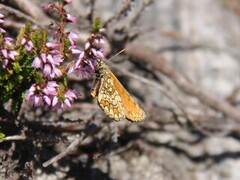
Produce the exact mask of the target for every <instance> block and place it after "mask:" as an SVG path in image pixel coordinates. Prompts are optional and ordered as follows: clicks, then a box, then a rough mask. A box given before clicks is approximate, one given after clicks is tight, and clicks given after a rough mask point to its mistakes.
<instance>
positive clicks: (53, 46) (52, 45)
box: [46, 42, 59, 48]
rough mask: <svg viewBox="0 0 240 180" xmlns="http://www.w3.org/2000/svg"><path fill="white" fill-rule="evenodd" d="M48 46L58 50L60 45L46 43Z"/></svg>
mask: <svg viewBox="0 0 240 180" xmlns="http://www.w3.org/2000/svg"><path fill="white" fill-rule="evenodd" d="M46 46H47V47H49V48H56V47H58V46H59V43H51V42H48V43H46Z"/></svg>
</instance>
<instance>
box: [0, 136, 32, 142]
mask: <svg viewBox="0 0 240 180" xmlns="http://www.w3.org/2000/svg"><path fill="white" fill-rule="evenodd" d="M25 139H27V137H26V136H24V135H15V136H7V137H5V138H3V139H0V143H1V142H3V141H21V140H25Z"/></svg>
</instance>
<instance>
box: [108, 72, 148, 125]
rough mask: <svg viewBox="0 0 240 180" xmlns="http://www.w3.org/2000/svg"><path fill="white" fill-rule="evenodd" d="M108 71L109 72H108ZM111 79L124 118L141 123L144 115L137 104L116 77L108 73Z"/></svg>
mask: <svg viewBox="0 0 240 180" xmlns="http://www.w3.org/2000/svg"><path fill="white" fill-rule="evenodd" d="M109 71H110V70H109ZM110 73H111V77H112V78H113V79H114V83H115V84H114V85H115V87H117V90H118V93H119V95H120V97H121V99H122V102H123V107H124V114H125V118H126V119H128V120H130V121H141V120H143V119H145V117H146V115H145V112H144V111H143V110H142V108H141V107H140V106H139V105H138V103H137V102H136V101H135V100H134V99H133V98H132V96H131V95H130V94H129V93H128V91H127V90H126V89H125V88H124V87H123V85H122V84H121V83H120V82H119V81H118V79H117V78H116V76H115V75H114V74H113V73H112V72H111V71H110Z"/></svg>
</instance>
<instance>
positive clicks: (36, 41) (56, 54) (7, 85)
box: [0, 0, 104, 114]
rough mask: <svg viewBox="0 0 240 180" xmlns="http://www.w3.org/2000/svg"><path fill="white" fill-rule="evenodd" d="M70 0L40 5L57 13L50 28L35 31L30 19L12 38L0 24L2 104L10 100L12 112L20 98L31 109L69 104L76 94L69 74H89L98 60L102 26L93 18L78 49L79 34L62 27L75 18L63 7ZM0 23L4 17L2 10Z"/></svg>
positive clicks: (78, 93) (20, 101)
mask: <svg viewBox="0 0 240 180" xmlns="http://www.w3.org/2000/svg"><path fill="white" fill-rule="evenodd" d="M69 3H71V1H70V0H59V1H58V2H54V3H50V4H48V5H47V6H45V7H44V9H45V10H46V11H55V12H56V13H57V15H58V17H59V21H58V22H57V23H56V26H55V27H54V28H52V29H50V30H45V29H33V28H32V26H31V24H30V23H27V24H26V25H25V27H23V28H22V29H21V31H20V33H19V35H18V37H17V39H14V38H12V37H8V36H7V32H6V30H4V29H3V28H0V63H1V67H0V91H1V96H0V104H1V109H3V108H4V107H3V105H4V104H5V103H6V102H9V101H10V100H11V111H12V112H13V113H15V114H17V113H18V111H19V109H20V106H21V104H22V102H23V101H24V100H26V101H28V102H29V103H30V104H32V105H33V106H35V107H44V108H52V109H54V110H56V109H62V108H64V107H71V104H72V103H73V102H74V100H76V99H77V98H78V97H79V95H80V92H77V91H76V90H74V89H70V88H69V87H68V82H67V76H68V75H69V74H71V73H74V74H75V75H77V76H91V75H92V74H93V72H94V69H95V63H96V61H97V60H98V59H102V58H104V55H103V49H102V48H101V44H102V43H104V40H103V35H102V34H103V31H104V29H103V28H102V24H101V22H100V20H99V19H96V20H95V22H94V23H93V26H92V32H91V33H90V37H89V38H88V40H87V42H86V43H85V45H84V47H83V48H80V47H78V45H77V40H78V39H79V36H78V34H76V33H74V32H73V31H66V26H67V24H68V23H75V22H76V21H77V19H76V18H75V17H73V16H72V15H70V14H68V13H67V12H66V10H65V9H64V7H65V6H66V5H67V4H69ZM0 23H1V24H2V23H4V15H3V14H0Z"/></svg>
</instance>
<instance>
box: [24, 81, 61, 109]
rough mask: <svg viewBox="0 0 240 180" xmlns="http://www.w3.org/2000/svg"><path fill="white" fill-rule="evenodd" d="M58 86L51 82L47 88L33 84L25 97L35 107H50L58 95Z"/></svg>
mask: <svg viewBox="0 0 240 180" xmlns="http://www.w3.org/2000/svg"><path fill="white" fill-rule="evenodd" d="M58 86H59V85H58V84H57V83H56V82H55V81H49V82H48V83H47V84H46V85H45V87H41V86H40V85H37V84H33V85H32V86H31V87H30V88H29V90H28V91H27V93H26V95H25V97H26V101H28V102H30V103H31V104H32V105H33V106H45V107H49V106H50V105H51V104H52V100H53V99H54V98H55V97H56V95H57V88H58Z"/></svg>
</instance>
